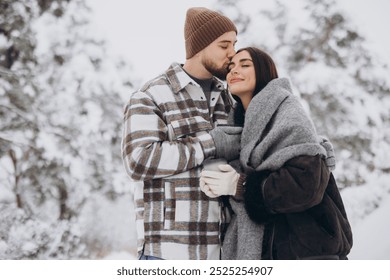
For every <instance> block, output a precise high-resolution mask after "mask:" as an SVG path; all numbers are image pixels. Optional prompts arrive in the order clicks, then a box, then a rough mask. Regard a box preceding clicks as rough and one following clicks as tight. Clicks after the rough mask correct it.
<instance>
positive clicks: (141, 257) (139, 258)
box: [138, 252, 163, 261]
mask: <svg viewBox="0 0 390 280" xmlns="http://www.w3.org/2000/svg"><path fill="white" fill-rule="evenodd" d="M138 260H146V261H156V260H163V259H160V258H157V257H153V256H145V255H144V252H140V254H139V256H138Z"/></svg>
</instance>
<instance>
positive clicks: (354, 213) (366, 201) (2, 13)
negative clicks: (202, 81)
mask: <svg viewBox="0 0 390 280" xmlns="http://www.w3.org/2000/svg"><path fill="white" fill-rule="evenodd" d="M345 1H347V0H343V1H337V2H336V1H331V0H294V1H287V0H280V1H251V0H234V1H232V0H214V1H207V4H206V3H205V1H189V2H187V3H186V5H185V6H183V5H182V6H180V5H181V4H178V3H179V1H173V0H171V1H154V2H153V1H147V2H148V3H149V5H152V6H154V7H155V9H152V10H153V11H156V10H157V11H159V10H160V11H161V9H159V7H160V5H161V3H160V2H164V3H166V4H164V5H165V6H164V7H166V10H164V11H162V12H161V13H162V14H164V13H166V15H165V18H166V19H167V21H172V20H176V21H177V22H176V26H177V27H178V30H179V31H177V32H176V31H175V32H173V30H174V29H159V28H162V27H160V26H159V24H153V22H154V21H153V16H152V15H149V14H145V15H144V17H143V20H141V21H140V23H139V25H138V24H137V25H128V24H127V22H126V21H125V20H123V22H122V23H121V28H118V29H117V30H111V33H113V32H117V33H118V31H119V35H121V36H120V38H121V39H122V40H123V41H126V42H128V41H129V42H130V44H134V45H138V46H141V47H144V51H131V50H130V49H128V50H126V49H124V48H123V47H126V44H125V43H123V46H122V49H119V45H121V43H116V45H115V43H114V44H113V41H112V37H110V34H109V32H110V30H109V29H108V30H107V29H106V30H105V28H104V27H107V26H110V25H109V22H111V21H114V20H113V18H110V17H109V15H110V13H109V12H108V11H107V12H106V13H103V14H102V10H101V9H102V7H103V6H100V10H99V4H97V3H99V1H97V2H96V1H92V0H90V1H82V0H16V1H11V0H0V259H102V258H106V259H107V258H123V259H126V258H134V256H135V233H134V213H133V205H132V204H133V201H132V190H131V189H130V187H129V180H128V178H127V177H126V174H125V172H124V169H123V165H122V161H121V151H120V141H121V133H122V112H123V106H124V104H125V103H126V101H127V99H128V97H129V95H130V93H131V92H133V91H134V90H136V89H137V88H138V87H139V86H141V85H142V83H144V82H146V81H147V80H148V79H150V78H153V77H154V76H155V75H157V74H158V73H159V72H162V71H163V70H165V68H167V67H168V66H169V64H166V65H163V66H161V65H160V64H159V63H160V61H159V59H158V58H157V57H164V56H166V55H165V54H164V53H160V51H161V52H162V48H161V45H168V46H169V47H170V49H171V50H172V52H173V53H176V54H177V57H176V58H175V59H173V60H172V61H178V62H184V57H183V56H182V51H184V41H183V34H182V33H181V32H182V28H183V24H184V16H185V9H186V8H188V7H189V5H193V6H198V5H195V4H199V6H206V7H209V8H211V9H215V10H219V11H221V12H223V13H224V14H226V15H227V16H229V17H230V18H231V19H232V20H234V21H235V23H236V24H237V26H238V29H239V37H238V38H239V43H238V46H237V47H240V46H247V45H255V46H258V47H260V48H263V49H265V50H266V51H267V52H269V53H270V54H271V55H272V57H273V58H274V59H275V61H276V63H277V65H278V69H279V70H280V71H279V72H280V74H281V76H288V77H290V78H291V80H292V82H293V84H294V86H295V93H296V94H297V95H299V96H300V97H301V99H302V102H303V103H304V105H305V107H306V108H307V110H308V111H309V112H310V114H311V116H312V118H313V120H314V123H315V125H316V128H317V130H318V132H319V134H322V135H326V136H327V137H328V138H330V140H331V141H332V143H333V145H334V147H335V151H336V157H337V168H336V171H335V176H336V178H337V182H338V185H339V187H340V190H341V194H342V196H343V199H344V203H345V206H346V209H347V212H348V217H349V219H350V221H351V224H352V227H353V230H354V233H355V235H356V238H355V244H354V248H353V250H352V253H351V258H352V259H380V258H382V259H390V255H389V254H390V253H389V252H390V246H389V245H388V244H389V243H388V242H387V243H386V242H385V241H386V240H387V239H388V238H386V237H382V236H386V234H383V233H384V232H386V230H387V232H388V231H389V230H390V225H389V219H388V218H386V217H384V218H381V217H382V216H380V217H379V218H377V217H376V218H375V220H376V221H378V222H377V223H376V224H375V223H374V224H373V223H372V222H370V223H368V222H367V221H368V220H369V219H370V217H373V215H376V213H388V211H383V209H388V208H389V207H388V205H390V184H389V182H390V160H389V158H390V145H389V144H390V75H389V74H390V72H389V63H390V58H389V55H388V53H387V52H384V51H383V49H381V48H379V47H378V41H375V40H373V34H372V33H369V32H368V30H370V29H368V28H367V26H369V25H370V23H373V22H375V20H376V18H375V17H376V14H375V13H370V10H366V11H364V13H363V14H360V13H359V14H353V13H348V6H347V5H346V4H345V3H346V2H345ZM109 2H110V5H119V3H120V1H118V0H117V2H116V1H109ZM129 2H132V3H133V4H132V5H129ZM190 2H191V3H190ZM347 2H348V1H347ZM360 2H361V1H360ZM377 2H378V3H379V2H382V4H384V5H386V3H385V1H379V0H376V1H373V3H377ZM122 3H123V1H122ZM134 3H138V2H135V1H127V6H126V7H128V9H130V10H129V15H128V16H130V14H131V11H132V12H134V11H135V12H137V10H138V7H137V4H134ZM180 3H182V1H180ZM343 3H344V4H343ZM349 3H350V4H351V1H349ZM354 3H355V2H354ZM358 3H359V1H358ZM175 4H177V6H175ZM379 4H381V3H379ZM100 5H103V4H102V2H101V1H100ZM356 5H358V4H356ZM372 5H375V4H372ZM179 6H180V7H181V9H179ZM104 7H105V9H107V6H104ZM116 8H117V9H118V6H116ZM184 8H185V9H184ZM121 9H122V10H125V9H123V8H121ZM152 10H151V12H152ZM376 10H378V9H376ZM385 10H386V9H383V13H384V11H385ZM99 13H100V16H97V15H99ZM179 13H180V17H179ZM175 15H177V17H175ZM362 19H363V20H364V21H362ZM149 22H151V23H152V24H149V25H148V24H146V23H149ZM383 24H384V25H386V24H385V23H383ZM145 26H152V29H150V30H149V29H147V28H146V27H145ZM161 26H163V24H161ZM387 26H388V25H387ZM142 27H145V28H146V29H145V30H144V29H143V28H142ZM122 28H123V29H122ZM102 31H105V32H107V33H105V32H102ZM371 31H372V30H371ZM136 32H141V33H142V36H145V38H146V37H150V36H152V37H153V38H155V39H154V44H149V43H148V44H147V43H146V40H145V41H143V40H142V37H141V38H140V37H136V36H133V35H134V34H136ZM375 34H376V35H375ZM374 35H375V36H382V37H386V36H387V37H388V36H389V35H386V33H384V32H381V29H375V30H374ZM172 36H174V37H178V38H180V39H181V40H182V41H180V40H179V41H174V40H171V39H170V38H171V37H172ZM110 40H111V41H110ZM148 42H149V41H148ZM177 42H178V43H177ZM146 44H147V45H146ZM155 57H156V58H155ZM170 62H171V61H170ZM170 62H169V63H170ZM140 63H141V64H142V66H140ZM371 221H372V219H371ZM375 227H377V230H376V228H375ZM366 232H370V236H368V237H369V238H370V239H368V238H367V236H366ZM378 232H379V233H382V235H379V237H378V238H375V234H376V233H378ZM387 236H388V235H387ZM385 239H386V240H385ZM373 241H375V242H374V245H372V242H373ZM368 244H369V245H368ZM375 244H378V245H377V246H375ZM375 248H376V249H377V250H375ZM368 250H369V251H368Z"/></svg>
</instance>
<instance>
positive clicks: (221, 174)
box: [200, 164, 240, 198]
mask: <svg viewBox="0 0 390 280" xmlns="http://www.w3.org/2000/svg"><path fill="white" fill-rule="evenodd" d="M218 169H219V170H220V171H209V170H203V171H202V172H201V174H200V175H201V176H200V189H201V190H202V191H203V192H204V193H205V194H206V195H207V196H209V197H212V198H214V197H218V196H221V195H235V194H236V190H237V183H238V179H239V178H240V174H239V173H238V172H237V171H236V170H235V169H234V168H233V167H231V166H230V165H229V164H221V165H219V166H218Z"/></svg>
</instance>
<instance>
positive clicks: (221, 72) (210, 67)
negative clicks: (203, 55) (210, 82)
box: [203, 59, 228, 81]
mask: <svg viewBox="0 0 390 280" xmlns="http://www.w3.org/2000/svg"><path fill="white" fill-rule="evenodd" d="M203 66H204V68H206V70H207V71H209V72H210V73H211V74H212V75H213V76H215V77H217V78H219V79H221V80H223V81H225V80H226V75H227V73H228V71H227V65H226V67H222V68H219V67H217V66H216V65H215V63H213V62H211V61H210V60H209V59H206V60H204V61H203Z"/></svg>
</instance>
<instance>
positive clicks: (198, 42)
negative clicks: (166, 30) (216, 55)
mask: <svg viewBox="0 0 390 280" xmlns="http://www.w3.org/2000/svg"><path fill="white" fill-rule="evenodd" d="M229 31H235V32H236V33H237V28H236V26H235V25H234V23H233V22H232V21H231V20H230V19H229V18H227V17H225V16H223V15H221V14H219V13H217V12H214V11H211V10H209V9H207V8H202V7H199V8H190V9H188V11H187V15H186V21H185V24H184V39H185V46H186V58H187V59H188V58H191V57H193V56H194V55H195V54H197V53H198V52H200V51H201V50H203V49H204V48H205V47H207V46H208V45H209V44H210V43H212V42H213V41H214V40H215V39H217V38H218V37H219V36H221V35H222V34H224V33H226V32H229Z"/></svg>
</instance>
